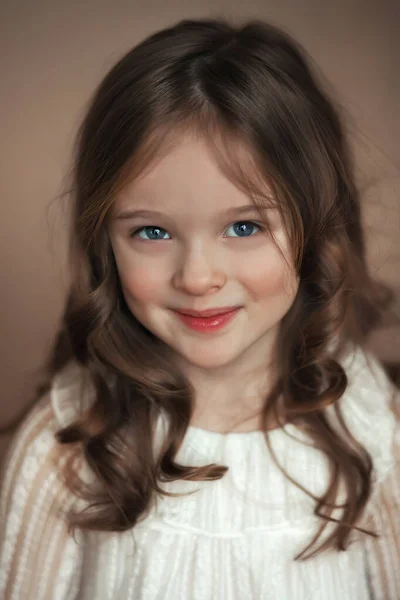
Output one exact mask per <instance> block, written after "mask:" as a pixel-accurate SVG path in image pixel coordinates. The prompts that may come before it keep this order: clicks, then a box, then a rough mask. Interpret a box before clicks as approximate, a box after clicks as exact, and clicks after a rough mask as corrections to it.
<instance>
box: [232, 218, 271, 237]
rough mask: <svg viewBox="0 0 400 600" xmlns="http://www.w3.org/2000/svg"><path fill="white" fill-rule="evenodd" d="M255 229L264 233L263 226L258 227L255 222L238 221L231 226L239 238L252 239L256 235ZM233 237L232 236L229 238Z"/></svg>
mask: <svg viewBox="0 0 400 600" xmlns="http://www.w3.org/2000/svg"><path fill="white" fill-rule="evenodd" d="M254 228H255V229H256V232H257V231H263V226H262V225H257V223H254V222H253V221H237V222H236V223H234V224H233V225H231V226H230V227H229V228H228V229H227V231H229V229H232V230H233V231H234V232H235V233H236V234H238V235H237V237H251V236H252V235H253V234H254ZM228 237H231V236H228Z"/></svg>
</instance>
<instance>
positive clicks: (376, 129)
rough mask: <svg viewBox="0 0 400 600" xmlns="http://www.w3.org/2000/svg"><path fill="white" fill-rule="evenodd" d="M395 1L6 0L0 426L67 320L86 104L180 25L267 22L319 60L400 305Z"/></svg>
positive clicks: (392, 350)
mask: <svg viewBox="0 0 400 600" xmlns="http://www.w3.org/2000/svg"><path fill="white" fill-rule="evenodd" d="M396 5H397V8H396ZM399 6H400V5H399V4H398V2H397V1H396V0H393V2H384V1H382V0H368V1H367V0H364V1H363V2H361V1H359V2H357V1H355V0H340V1H337V0H336V1H331V2H328V1H323V0H313V1H311V0H308V1H301V0H300V1H299V0H279V2H278V1H268V0H262V1H258V2H257V1H255V0H246V1H245V2H244V1H242V2H239V1H236V2H233V1H231V0H227V1H225V2H222V1H220V2H216V1H215V0H213V1H204V0H203V1H202V2H201V3H200V2H198V0H186V1H184V0H181V1H177V0H175V1H171V0H170V1H168V0H158V1H157V2H156V1H151V0H150V1H146V2H137V1H134V0H130V1H125V2H122V1H120V0H114V1H113V2H111V1H109V2H100V1H99V0H87V1H86V2H79V3H78V2H73V1H71V0H70V1H68V2H54V1H49V0H47V1H44V0H36V1H33V0H30V1H27V0H25V1H21V0H20V1H19V2H14V1H12V0H7V1H6V2H5V3H4V0H3V3H2V7H1V9H0V10H1V13H2V14H1V31H0V40H1V41H0V44H1V46H0V57H1V59H0V60H1V99H2V110H1V114H0V120H1V124H0V130H1V145H0V148H1V160H0V169H1V177H0V182H1V183H0V185H1V202H2V211H1V232H0V234H1V235H0V261H1V264H0V268H1V278H2V281H1V308H0V314H1V337H0V344H1V362H0V376H1V384H2V394H1V402H0V424H3V425H4V424H6V423H8V422H9V421H10V420H11V419H12V418H13V417H15V416H16V415H17V414H18V413H19V412H20V410H21V408H22V407H23V406H24V403H26V402H27V401H28V400H29V398H30V396H31V394H32V390H33V387H34V384H35V382H36V378H35V374H34V372H35V369H36V368H38V367H39V366H40V364H41V361H42V360H43V357H44V355H45V352H46V350H47V349H48V345H49V343H50V342H51V340H52V336H53V335H54V333H55V331H56V328H57V324H58V319H59V318H60V311H61V308H62V301H63V297H64V293H65V289H66V271H65V247H66V235H65V233H66V228H67V215H66V211H67V210H68V198H67V197H65V198H64V199H61V198H60V197H59V195H60V193H61V192H62V191H63V190H64V189H65V185H66V183H65V181H64V178H65V176H66V174H67V172H68V168H69V160H70V151H71V144H72V140H73V136H74V134H75V130H76V127H77V125H78V122H79V119H80V118H81V116H82V115H83V111H84V106H85V102H86V101H87V99H88V97H89V95H90V94H91V93H92V90H93V89H94V87H95V86H96V85H97V83H98V82H99V81H100V79H101V78H102V76H103V75H104V74H105V73H106V71H107V70H108V69H109V68H110V67H111V66H112V65H113V64H114V62H115V61H116V60H117V59H118V58H119V56H120V55H121V54H122V53H125V52H126V51H127V50H128V49H130V48H131V47H132V46H133V45H134V44H135V43H137V42H138V41H139V40H141V39H142V38H143V37H145V36H146V35H147V34H149V33H151V32H153V31H154V30H156V29H158V28H160V27H163V26H166V25H169V24H172V23H173V22H174V21H176V20H178V19H181V18H184V17H201V16H208V15H215V14H221V15H226V16H229V17H238V18H251V17H260V18H264V19H269V20H270V21H272V22H273V23H275V24H277V25H280V26H282V27H283V28H285V29H286V30H287V31H288V32H289V33H292V34H293V35H294V36H295V37H296V38H297V39H298V40H299V41H300V42H301V43H302V44H303V45H304V46H305V47H306V49H307V50H308V51H309V52H310V54H311V55H312V56H313V57H314V60H315V61H316V63H317V65H318V67H319V68H320V69H321V70H322V71H323V72H324V73H325V76H326V79H327V84H328V85H329V86H330V89H331V90H332V91H335V98H336V101H338V102H339V103H340V104H342V105H343V106H344V107H345V108H346V110H347V111H348V121H349V124H350V128H351V135H352V140H353V143H354V144H355V146H356V148H357V160H358V169H359V170H358V177H359V181H360V185H362V187H363V189H364V190H365V191H364V215H365V219H366V225H367V230H368V241H369V260H370V263H371V266H372V268H373V269H374V271H376V273H377V274H378V276H379V277H380V278H382V279H383V280H385V281H388V282H389V283H391V284H393V285H394V286H395V288H396V290H397V294H398V296H397V297H398V298H400V270H399V255H400V244H399V235H400V209H399V194H400V175H399V146H398V140H399V138H400V120H399V108H398V107H399V106H400V81H399V76H398V57H399V55H400V48H399V41H398V39H399V31H398V28H399V17H400V14H399V10H400V9H399ZM396 11H397V12H396ZM398 304H400V303H398ZM371 343H372V345H373V346H374V347H375V349H376V350H377V352H378V353H379V354H381V355H382V356H383V357H385V358H392V359H399V358H400V329H398V328H394V327H388V328H385V329H382V331H380V332H378V334H377V335H376V336H375V337H374V339H373V340H372V342H371ZM3 447H4V442H3ZM0 451H1V446H0Z"/></svg>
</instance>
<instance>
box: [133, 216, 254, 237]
mask: <svg viewBox="0 0 400 600" xmlns="http://www.w3.org/2000/svg"><path fill="white" fill-rule="evenodd" d="M230 229H231V230H232V231H234V234H235V235H233V236H232V235H228V236H225V237H251V236H252V235H254V233H257V232H258V231H264V229H265V227H264V226H263V225H258V224H257V223H254V222H253V221H237V222H236V223H233V225H231V226H230V227H228V229H227V231H229V230H230ZM142 234H144V235H145V236H146V237H143V235H142ZM165 234H167V235H169V233H168V232H167V231H166V230H165V229H163V228H162V227H158V226H157V225H145V226H144V227H139V228H138V229H134V230H132V231H130V232H129V236H130V237H132V238H139V239H141V240H145V241H157V240H167V239H171V238H170V237H169V238H167V237H165Z"/></svg>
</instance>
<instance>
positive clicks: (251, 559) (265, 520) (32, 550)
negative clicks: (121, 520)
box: [0, 350, 400, 600]
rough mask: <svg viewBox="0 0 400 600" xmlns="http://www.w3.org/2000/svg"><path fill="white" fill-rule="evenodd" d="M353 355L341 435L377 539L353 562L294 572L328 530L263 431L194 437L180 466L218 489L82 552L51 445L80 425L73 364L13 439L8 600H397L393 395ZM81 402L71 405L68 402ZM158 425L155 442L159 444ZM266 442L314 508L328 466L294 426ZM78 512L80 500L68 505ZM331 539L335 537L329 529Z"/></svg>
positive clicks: (365, 542)
mask: <svg viewBox="0 0 400 600" xmlns="http://www.w3.org/2000/svg"><path fill="white" fill-rule="evenodd" d="M372 360H373V370H372V371H370V370H369V368H368V365H367V363H366V361H365V355H364V353H362V352H361V351H360V350H358V351H357V352H356V353H355V355H354V357H352V358H351V359H346V361H347V362H346V363H345V364H344V366H345V368H346V371H347V374H348V377H349V386H348V388H347V390H346V392H345V394H344V395H343V397H342V399H341V402H342V407H343V412H344V416H345V419H346V421H347V423H348V424H349V426H350V428H351V430H352V432H353V433H354V435H355V436H356V438H357V439H358V440H359V441H360V442H361V443H362V444H363V445H364V446H365V447H366V448H367V449H368V451H369V452H370V454H371V456H372V458H373V462H374V467H375V470H374V478H375V483H374V494H373V497H372V499H371V500H370V502H369V506H368V513H367V514H368V516H369V519H370V520H369V522H368V524H369V526H370V527H372V529H374V530H375V531H377V532H378V533H380V534H381V537H380V538H379V539H378V540H375V539H374V538H372V537H370V536H367V535H365V534H361V533H360V534H359V533H357V532H356V533H355V534H354V536H353V538H352V539H353V543H352V544H351V545H350V547H349V549H348V550H347V551H345V552H337V551H335V550H329V551H325V552H323V553H322V554H319V555H317V556H316V557H315V558H312V559H310V560H307V561H300V562H294V561H293V558H294V556H295V555H296V553H298V552H299V551H301V550H302V549H303V548H304V547H305V546H306V545H307V543H308V542H310V541H311V539H312V536H313V534H314V533H315V532H316V531H317V529H318V527H319V525H320V523H321V521H320V520H317V518H316V517H315V516H314V515H313V509H314V501H313V500H312V499H310V498H309V497H308V496H307V495H306V494H305V493H304V492H302V491H301V490H299V489H298V488H297V487H296V486H294V485H293V484H292V483H291V482H290V481H289V480H288V479H287V478H286V477H285V476H284V475H283V474H282V473H281V472H280V471H279V469H278V468H277V467H276V465H275V464H274V462H273V460H272V458H271V456H270V454H269V453H268V450H267V448H266V443H265V440H264V437H263V434H262V433H261V432H250V433H228V434H220V433H215V432H210V431H206V430H203V429H199V428H196V427H189V429H188V431H187V434H186V437H185V439H184V442H183V445H182V447H181V448H180V450H179V454H178V456H177V461H178V462H180V463H182V464H191V465H196V466H197V465H205V464H210V463H212V462H214V463H217V464H221V465H227V466H228V467H229V470H228V472H227V473H226V474H225V476H224V477H223V478H222V479H221V480H218V481H204V482H184V481H178V482H172V483H169V484H166V483H163V484H162V486H163V487H164V488H165V489H167V490H169V491H175V492H176V491H178V492H181V491H189V490H195V489H197V490H199V491H197V492H196V493H194V494H191V495H189V496H186V497H180V498H179V497H178V498H171V497H165V498H164V499H162V500H161V501H158V503H157V504H154V505H153V507H152V509H151V511H150V514H149V515H148V517H146V519H145V520H144V521H142V522H140V523H139V524H138V525H137V526H136V527H135V528H134V529H133V530H130V531H126V532H123V533H117V532H112V533H109V532H106V533H105V532H83V531H81V530H78V532H77V533H76V536H75V539H74V538H73V537H72V536H70V535H68V533H67V530H66V526H65V524H64V523H63V521H62V520H61V519H59V518H58V517H57V516H56V514H55V513H54V511H53V510H52V509H53V507H54V506H55V504H56V502H59V501H60V498H61V499H62V500H63V501H64V503H65V505H67V503H68V502H69V497H68V492H67V491H66V489H65V488H64V487H63V485H62V483H61V481H60V478H59V473H58V472H57V471H56V470H55V468H54V467H53V466H52V461H51V457H52V456H55V454H56V453H57V452H58V450H59V447H58V445H57V443H56V441H55V439H54V432H55V431H57V430H58V429H60V428H61V427H62V426H64V425H66V424H67V423H69V422H70V421H71V420H72V419H73V417H74V415H76V413H77V406H76V405H77V402H76V397H77V393H76V392H77V381H78V379H79V369H78V368H77V367H76V366H75V365H74V364H73V363H71V364H70V365H69V366H67V367H66V368H65V370H64V372H63V373H61V374H60V375H59V376H58V377H57V378H56V379H55V380H54V383H53V387H52V390H51V393H50V394H48V395H47V396H45V397H43V398H42V399H41V400H40V401H39V403H38V404H37V405H36V406H35V408H34V409H33V410H32V411H31V412H30V414H29V416H28V417H27V418H26V420H25V421H24V423H23V425H22V426H21V427H20V428H19V431H18V433H17V435H16V436H15V438H14V440H13V443H12V445H11V447H10V450H9V452H8V457H7V461H6V469H5V472H4V482H3V483H4V484H3V489H2V494H1V519H2V533H1V539H0V598H1V599H2V600H48V599H52V600H72V599H75V600H106V599H107V600H108V599H109V600H111V599H112V600H278V599H279V600H292V599H295V600H322V599H323V600H366V599H370V598H374V599H381V600H399V599H400V541H399V540H400V513H399V498H400V468H399V456H400V451H399V448H400V441H399V433H398V431H399V426H398V421H397V420H396V418H395V413H394V412H393V407H391V405H390V397H391V391H392V390H393V388H392V386H391V385H390V384H389V382H388V380H387V379H386V376H385V375H384V374H383V371H382V370H381V368H380V367H379V366H378V365H377V363H376V362H375V361H374V359H372ZM74 392H75V393H74ZM163 427H164V425H163V423H162V422H161V421H160V423H159V429H158V432H157V438H156V439H157V440H160V439H162V435H163V431H164V430H163ZM286 430H287V432H288V433H289V434H290V435H292V436H295V439H293V438H292V437H289V436H288V435H286V434H285V432H284V431H283V430H281V429H277V430H273V431H271V432H270V433H269V437H270V439H271V443H272V447H273V448H274V450H275V452H276V455H277V458H278V460H279V461H280V462H281V464H282V466H283V467H284V468H285V469H287V470H288V472H289V473H290V474H291V475H292V476H293V477H294V478H295V479H296V480H297V481H299V482H300V483H301V484H302V485H304V486H305V487H306V488H307V489H308V490H309V491H311V492H312V493H314V494H317V495H320V494H321V492H323V491H324V490H325V487H326V483H327V481H328V472H327V464H326V459H325V457H324V455H323V454H322V453H321V452H320V451H318V450H316V449H315V448H312V447H311V446H307V445H305V444H304V443H301V440H306V438H305V436H304V434H301V432H299V431H298V430H297V429H296V428H295V427H294V426H291V425H289V426H287V427H286ZM71 502H72V500H71ZM328 531H330V529H329V527H328Z"/></svg>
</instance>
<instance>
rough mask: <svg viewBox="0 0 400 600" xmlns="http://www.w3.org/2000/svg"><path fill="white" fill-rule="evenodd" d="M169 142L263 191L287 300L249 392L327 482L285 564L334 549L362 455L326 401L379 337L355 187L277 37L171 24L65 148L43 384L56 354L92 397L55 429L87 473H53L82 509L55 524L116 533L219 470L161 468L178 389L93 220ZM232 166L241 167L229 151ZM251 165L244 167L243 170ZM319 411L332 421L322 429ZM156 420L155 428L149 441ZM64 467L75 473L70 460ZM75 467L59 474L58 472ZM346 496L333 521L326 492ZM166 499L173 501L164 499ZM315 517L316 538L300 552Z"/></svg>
mask: <svg viewBox="0 0 400 600" xmlns="http://www.w3.org/2000/svg"><path fill="white" fill-rule="evenodd" d="M186 131H190V132H192V133H196V134H197V135H199V136H202V137H203V139H204V140H206V141H207V143H208V144H210V145H212V147H213V150H214V152H215V158H216V160H217V161H218V162H219V164H220V166H221V168H222V169H223V170H224V172H225V173H226V174H227V176H228V177H230V178H231V180H232V181H234V182H235V184H236V185H238V186H240V187H241V189H243V190H245V191H246V193H247V194H248V195H249V197H251V198H252V200H253V201H254V202H255V203H256V204H257V205H260V207H262V206H264V205H265V203H266V202H268V196H267V194H266V188H267V187H268V189H270V190H271V189H272V191H273V195H274V198H275V199H276V200H277V203H278V209H279V211H280V213H281V216H282V219H283V222H284V225H285V229H286V231H287V234H288V238H289V241H290V249H291V258H292V260H293V264H294V265H295V268H296V273H297V275H298V277H299V281H300V284H299V289H298V293H297V295H296V298H295V300H294V302H293V305H292V306H291V308H290V310H289V312H288V313H287V314H286V315H285V317H284V318H283V319H282V321H281V323H280V333H279V336H278V347H277V361H278V363H277V364H278V369H279V376H278V378H277V380H276V384H275V385H274V387H273V389H272V390H271V392H270V393H269V394H268V396H267V397H266V398H265V405H264V408H263V425H264V427H265V432H267V429H268V423H269V422H270V420H271V416H272V415H274V417H275V418H276V419H277V420H278V422H279V423H281V424H283V423H286V422H292V423H295V424H296V425H297V426H298V427H299V428H301V429H303V430H304V431H306V432H307V435H308V436H309V438H310V439H311V440H312V442H313V444H314V445H315V446H316V447H317V448H320V449H321V450H322V452H323V453H324V454H325V455H326V457H327V459H328V461H329V465H330V482H329V485H328V486H327V489H326V491H325V493H324V494H323V495H322V496H321V497H315V496H313V495H311V493H310V492H309V491H307V490H306V489H305V488H303V487H302V486H301V485H300V484H299V483H298V482H296V481H295V480H294V479H292V478H291V477H290V476H289V474H288V473H287V472H286V471H285V470H284V469H283V467H281V466H280V465H279V461H278V459H277V457H276V456H275V455H274V453H273V450H272V448H271V446H270V442H269V438H268V435H267V433H266V436H265V438H266V442H267V447H268V448H269V450H270V451H271V453H272V455H273V457H274V460H275V461H276V462H277V464H278V466H279V468H280V469H281V470H282V472H283V473H284V474H285V476H287V477H289V478H290V479H291V481H293V483H294V484H295V485H297V486H298V487H300V488H301V489H303V490H304V492H305V493H306V494H308V495H310V496H311V497H312V498H313V499H314V500H315V511H314V512H315V514H316V515H318V516H319V517H320V518H321V527H320V529H319V531H318V532H317V534H316V536H315V537H314V538H313V540H311V542H310V543H309V544H308V545H307V547H306V548H305V549H304V550H303V551H302V552H301V553H300V554H298V555H297V556H296V557H295V559H296V560H298V559H305V558H310V557H312V556H314V555H315V554H317V553H318V552H321V551H323V550H324V549H326V548H328V547H334V548H336V549H338V550H344V549H346V547H347V545H348V543H349V536H350V533H351V530H352V529H354V528H356V529H359V530H360V531H364V532H366V533H369V534H371V535H375V534H374V533H373V532H368V531H366V530H364V529H361V528H359V527H357V523H358V521H359V519H360V517H361V516H362V514H363V511H364V508H365V506H366V503H367V501H368V499H369V497H370V494H371V491H372V461H371V458H370V456H369V454H368V452H367V451H366V449H364V448H363V447H362V446H361V445H360V444H359V443H358V442H357V441H356V440H355V439H354V438H353V437H352V435H351V433H350V431H349V430H348V429H347V428H346V425H345V423H344V419H343V418H342V417H341V413H340V408H339V403H338V400H339V399H340V398H341V396H342V395H343V393H344V392H345V390H346V386H347V378H346V373H345V370H344V368H343V367H342V366H341V363H340V357H341V355H342V354H343V352H344V351H345V348H347V347H348V345H349V344H356V345H361V344H363V343H364V341H365V339H366V336H367V335H368V334H369V332H370V331H371V330H372V329H373V328H374V327H377V325H379V323H380V322H381V319H382V314H383V311H384V310H385V309H386V308H387V306H388V305H389V302H390V300H391V298H392V296H391V293H390V291H389V290H388V289H387V287H386V286H383V284H382V283H379V282H377V281H374V280H373V279H372V277H371V276H370V273H369V270H368V267H367V264H366V258H365V248H364V237H363V230H362V224H361V215H360V199H359V191H358V190H357V188H356V184H355V181H354V174H353V170H354V168H353V158H352V153H351V151H350V147H349V144H348V142H347V140H346V136H345V133H344V125H343V123H342V121H341V116H340V111H339V109H338V108H336V107H335V106H334V102H333V100H332V99H329V98H328V95H327V93H326V92H325V91H324V90H323V86H322V84H321V83H319V81H318V77H317V75H316V73H314V72H313V67H312V61H311V59H310V58H309V57H308V56H307V54H306V52H305V50H304V49H302V48H301V47H300V46H299V44H298V43H297V42H295V41H294V40H293V39H292V38H291V36H290V35H288V34H287V33H285V32H284V31H282V30H281V29H279V28H277V27H275V26H272V25H270V24H268V23H265V22H263V21H259V20H251V21H248V22H246V23H245V24H241V25H240V26H239V25H234V24H233V23H232V22H230V21H228V20H226V19H223V18H214V19H199V20H182V21H180V22H178V23H176V24H174V25H173V26H171V27H168V28H166V29H163V30H161V31H158V32H156V33H154V34H153V35H150V36H149V37H147V38H146V39H144V40H143V41H142V42H140V43H139V44H138V45H136V46H135V47H134V48H133V49H132V50H130V51H129V52H128V53H127V54H126V55H124V56H123V57H122V58H120V59H119V61H118V62H117V63H116V64H115V66H113V67H112V68H111V70H110V71H109V72H108V73H107V74H106V76H105V77H104V79H103V80H102V82H101V83H100V85H99V86H98V88H97V89H96V91H95V93H94V95H93V97H92V98H91V99H90V103H89V107H88V110H87V113H86V115H85V117H84V119H83V121H82V124H81V126H80V129H79V132H78V136H77V138H76V146H75V151H74V163H73V171H72V175H73V181H72V194H71V197H72V199H73V203H72V226H71V235H70V245H69V265H70V270H71V271H70V272H71V282H70V289H69V293H68V298H67V302H66V306H65V310H64V314H63V318H62V326H61V328H60V331H59V332H58V334H57V339H56V340H55V343H54V345H53V347H52V350H51V353H50V356H49V360H48V364H47V367H46V368H47V374H48V381H47V383H45V384H44V385H42V386H41V388H40V392H41V393H43V392H44V391H45V390H46V389H49V387H50V382H51V380H52V378H53V377H54V376H55V375H56V374H57V373H58V372H59V371H61V370H62V369H63V367H64V366H65V365H66V364H67V363H68V362H69V361H71V360H74V361H76V362H77V363H79V365H80V366H81V367H82V369H83V370H84V372H85V373H86V374H87V375H88V377H89V380H90V382H91V385H92V386H93V389H94V391H95V400H94V402H93V403H92V405H91V406H90V407H88V408H87V409H86V410H85V411H84V412H82V414H81V415H80V416H79V417H78V418H77V419H76V420H75V421H74V422H73V423H71V424H70V425H68V426H67V427H65V428H63V429H61V430H60V431H58V433H57V438H58V440H59V442H60V443H61V444H65V445H71V446H70V448H75V450H76V452H75V457H76V455H77V452H78V451H79V452H80V453H81V455H82V457H83V458H84V460H85V462H86V463H87V464H88V465H89V466H90V468H91V469H92V470H93V471H94V472H95V474H96V476H97V477H96V480H97V485H96V486H95V487H94V486H92V487H90V486H84V485H83V482H82V481H81V479H80V478H79V477H77V473H76V467H73V463H72V462H71V461H68V462H67V464H66V470H65V473H64V474H65V476H66V480H67V482H68V485H69V486H70V487H71V489H73V490H74V491H75V492H76V493H78V494H80V495H81V496H82V497H84V498H85V499H86V500H87V501H88V502H89V503H90V506H91V510H90V511H80V512H74V513H72V512H71V513H70V514H69V524H70V528H72V529H73V528H75V527H77V526H79V527H80V528H82V529H92V530H108V531H122V530H127V529H129V528H132V527H133V526H134V525H135V524H136V523H137V522H138V521H139V520H140V519H141V518H142V517H143V515H146V513H147V511H148V510H149V507H150V504H151V501H152V498H153V497H154V495H158V494H165V493H167V492H165V491H164V490H163V489H162V487H161V485H160V484H161V483H162V482H163V481H173V480H177V479H185V480H192V481H193V480H198V481H199V480H206V479H207V480H215V479H219V478H221V477H223V476H224V474H225V472H226V471H227V467H226V466H223V465H216V464H210V465H204V466H202V467H192V466H182V465H180V464H178V463H177V462H176V460H175V457H176V454H177V451H178V449H179V447H180V445H181V443H182V440H183V438H184V436H185V432H186V430H187V427H188V425H189V423H190V419H191V414H192V411H193V403H194V391H193V389H192V387H191V385H190V383H189V381H188V380H187V378H186V377H185V376H184V374H183V373H182V372H180V371H179V370H178V368H177V367H176V366H175V365H174V364H173V363H172V361H171V359H170V357H169V351H168V347H166V346H165V345H164V344H163V343H162V342H161V341H160V340H158V339H157V338H156V337H155V336H154V335H153V334H152V333H151V332H149V331H148V330H147V329H146V328H145V327H144V326H143V325H141V323H139V322H138V321H137V320H136V318H135V317H134V316H133V314H132V313H131V312H130V310H129V308H128V306H127V304H126V302H125V300H124V297H123V294H122V290H121V285H120V281H119V277H118V272H117V267H116V262H115V259H114V255H113V251H112V247H111V243H110V240H109V235H108V224H109V219H110V214H111V211H112V207H113V203H114V201H115V198H116V195H117V194H118V193H119V192H120V191H121V190H122V189H123V187H124V186H125V185H127V183H128V182H130V181H132V180H134V179H135V178H136V177H138V176H139V175H140V174H141V173H143V172H144V170H145V169H147V168H149V167H151V165H152V164H153V162H154V160H155V159H157V158H159V156H160V155H161V154H162V152H168V148H169V147H170V146H169V144H170V142H173V141H174V140H177V139H178V136H179V135H180V134H182V133H184V132H186ZM243 148H244V149H245V150H246V151H247V156H248V157H249V158H250V160H249V161H246V160H244V161H243V160H242V158H243V155H242V153H241V149H243ZM250 166H251V168H250ZM330 405H332V406H333V407H334V410H335V415H336V416H337V417H338V420H339V423H340V425H341V427H340V431H339V430H337V428H335V427H334V426H333V424H332V423H331V422H330V420H329V418H328V414H327V411H326V410H325V409H326V407H328V406H330ZM161 412H163V413H164V414H167V415H168V422H169V427H168V431H167V434H166V437H165V439H164V440H163V444H162V447H161V450H160V452H159V454H158V455H157V456H154V455H153V448H152V440H153V439H154V434H155V424H156V422H157V419H158V417H159V416H160V414H161ZM74 464H75V463H74ZM74 469H75V470H74ZM341 482H342V483H343V484H344V489H345V492H346V494H345V496H346V500H345V502H344V504H342V505H340V507H341V508H342V509H343V510H342V513H341V517H340V518H337V519H336V518H334V517H333V516H332V514H333V511H334V509H335V508H337V507H338V504H337V501H338V497H339V496H338V494H339V484H340V483H341ZM170 495H174V494H170ZM329 522H334V528H333V531H332V533H331V534H330V535H328V536H327V537H326V539H325V540H324V541H323V542H322V543H319V544H317V542H318V540H320V538H321V539H322V537H321V536H322V533H323V531H324V530H325V527H326V526H327V524H328V523H329Z"/></svg>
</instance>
